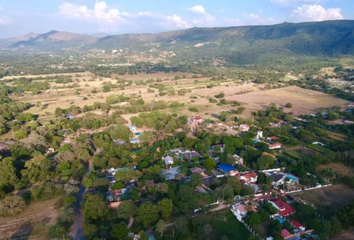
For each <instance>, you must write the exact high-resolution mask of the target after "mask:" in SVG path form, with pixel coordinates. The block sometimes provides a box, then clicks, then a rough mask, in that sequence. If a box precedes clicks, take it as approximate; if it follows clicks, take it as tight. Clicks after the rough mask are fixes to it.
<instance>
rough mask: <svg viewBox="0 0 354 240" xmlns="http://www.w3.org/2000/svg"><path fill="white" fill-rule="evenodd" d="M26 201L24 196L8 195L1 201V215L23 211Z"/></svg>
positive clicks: (10, 214)
mask: <svg viewBox="0 0 354 240" xmlns="http://www.w3.org/2000/svg"><path fill="white" fill-rule="evenodd" d="M25 207H26V203H25V201H24V200H23V198H22V197H20V196H16V195H9V196H6V197H5V198H4V199H2V200H1V201H0V216H4V217H5V216H12V215H16V214H19V213H22V212H23V211H24V210H25Z"/></svg>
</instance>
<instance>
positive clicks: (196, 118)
mask: <svg viewBox="0 0 354 240" xmlns="http://www.w3.org/2000/svg"><path fill="white" fill-rule="evenodd" d="M203 122H204V119H203V118H201V117H199V116H196V117H193V118H192V123H198V124H200V123H203Z"/></svg>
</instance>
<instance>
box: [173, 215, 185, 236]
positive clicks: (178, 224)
mask: <svg viewBox="0 0 354 240" xmlns="http://www.w3.org/2000/svg"><path fill="white" fill-rule="evenodd" d="M174 226H175V228H176V230H177V232H178V233H179V234H181V235H186V234H187V233H188V230H189V229H188V219H187V217H186V216H179V217H178V218H176V221H175V225H174Z"/></svg>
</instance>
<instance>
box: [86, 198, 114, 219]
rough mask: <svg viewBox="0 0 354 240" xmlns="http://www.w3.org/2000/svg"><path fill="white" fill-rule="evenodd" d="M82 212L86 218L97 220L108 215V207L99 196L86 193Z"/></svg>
mask: <svg viewBox="0 0 354 240" xmlns="http://www.w3.org/2000/svg"><path fill="white" fill-rule="evenodd" d="M83 213H84V216H85V218H86V219H93V220H97V219H100V218H103V217H106V216H107V215H108V207H107V205H106V202H105V201H104V199H103V198H102V197H101V196H98V195H94V194H88V195H86V196H85V202H84V208H83Z"/></svg>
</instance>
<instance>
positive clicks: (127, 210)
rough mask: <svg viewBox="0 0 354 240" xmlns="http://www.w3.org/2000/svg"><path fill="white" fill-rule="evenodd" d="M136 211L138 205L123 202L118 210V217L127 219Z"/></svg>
mask: <svg viewBox="0 0 354 240" xmlns="http://www.w3.org/2000/svg"><path fill="white" fill-rule="evenodd" d="M135 213H136V207H135V205H134V203H132V202H122V203H121V204H120V205H119V207H118V208H117V210H116V214H117V217H118V218H120V219H124V220H127V219H129V218H130V217H131V216H134V215H135Z"/></svg>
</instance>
